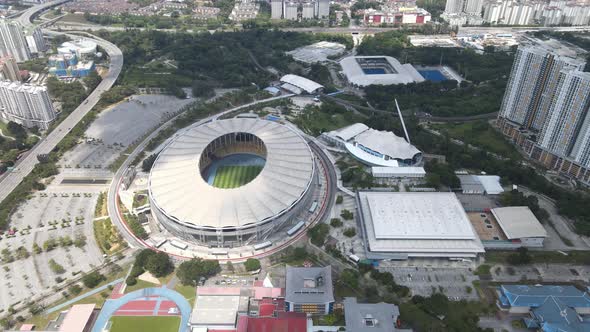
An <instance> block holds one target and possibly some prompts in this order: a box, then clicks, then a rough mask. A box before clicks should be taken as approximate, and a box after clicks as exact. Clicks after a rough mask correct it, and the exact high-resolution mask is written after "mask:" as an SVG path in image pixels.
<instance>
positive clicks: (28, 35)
mask: <svg viewBox="0 0 590 332" xmlns="http://www.w3.org/2000/svg"><path fill="white" fill-rule="evenodd" d="M25 39H26V41H27V46H28V47H29V51H30V52H31V53H32V54H38V53H40V52H45V51H46V50H47V44H46V43H45V39H43V32H41V29H40V28H39V27H35V28H33V29H30V30H28V31H26V32H25Z"/></svg>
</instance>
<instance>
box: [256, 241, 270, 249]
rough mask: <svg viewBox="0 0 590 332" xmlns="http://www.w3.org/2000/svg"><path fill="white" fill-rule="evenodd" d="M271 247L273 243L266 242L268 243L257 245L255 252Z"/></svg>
mask: <svg viewBox="0 0 590 332" xmlns="http://www.w3.org/2000/svg"><path fill="white" fill-rule="evenodd" d="M270 246H272V242H270V241H266V242H262V243H259V244H257V245H255V246H254V250H262V249H264V248H268V247H270Z"/></svg>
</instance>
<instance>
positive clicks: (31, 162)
mask: <svg viewBox="0 0 590 332" xmlns="http://www.w3.org/2000/svg"><path fill="white" fill-rule="evenodd" d="M65 1H68V0H58V1H56V2H49V3H45V4H42V5H38V6H34V7H31V8H30V9H29V10H27V11H26V12H25V13H24V14H23V16H24V18H23V21H22V22H21V24H23V23H26V24H23V26H25V27H28V26H32V23H31V22H30V21H28V22H25V20H26V19H30V18H31V17H33V16H34V15H36V14H37V13H38V12H40V11H42V10H45V9H47V8H49V7H52V6H55V5H56V3H63V2H65ZM44 33H46V34H50V35H51V34H55V35H57V34H62V33H60V32H54V31H45V30H44ZM68 36H70V37H74V36H73V35H68ZM92 39H93V40H94V41H95V42H96V43H97V44H98V45H99V46H100V47H102V48H103V49H104V50H105V52H106V53H107V54H108V55H109V57H110V66H109V71H108V73H107V74H106V76H105V77H103V79H102V82H100V84H99V85H98V86H97V87H96V89H94V91H92V93H90V95H89V96H88V98H86V99H85V100H84V101H83V102H82V104H80V105H79V106H78V107H77V108H76V109H75V110H74V111H73V112H72V113H71V114H70V115H68V117H67V118H65V119H64V120H63V121H62V122H61V123H60V124H59V125H58V126H57V127H56V128H55V129H54V130H53V131H52V132H51V133H49V134H48V135H47V136H46V137H44V138H43V139H41V141H39V143H37V145H35V146H34V147H33V148H32V149H31V150H30V151H29V153H28V154H27V155H26V156H25V157H23V158H22V159H21V160H20V161H19V162H18V163H17V164H16V165H15V168H14V170H13V171H11V172H10V173H7V174H6V175H5V176H4V178H3V179H2V180H1V181H0V202H1V201H3V200H4V199H5V198H6V197H7V196H8V195H9V194H10V193H11V192H12V191H13V190H14V189H15V188H16V187H17V186H18V184H19V183H21V182H22V180H23V179H24V178H25V177H26V176H27V175H29V173H31V171H32V170H33V168H34V167H35V165H37V164H38V163H39V161H38V160H37V155H39V154H48V153H50V152H51V151H52V150H53V149H54V148H55V147H56V146H57V144H58V143H59V142H60V141H61V140H62V139H63V138H64V137H65V136H66V135H67V134H68V133H69V132H70V131H71V129H72V128H73V127H74V126H76V124H78V122H80V120H82V118H84V116H85V115H86V114H88V112H90V110H91V109H92V108H93V107H94V105H96V103H97V102H98V100H99V99H100V96H101V94H102V93H103V92H104V91H108V90H109V89H110V88H111V87H112V86H113V84H115V81H116V80H117V78H118V77H119V74H120V73H121V69H122V68H123V53H122V52H121V50H120V49H119V48H118V47H117V46H116V45H114V44H112V43H110V42H108V41H106V40H104V39H101V38H98V37H93V38H92Z"/></svg>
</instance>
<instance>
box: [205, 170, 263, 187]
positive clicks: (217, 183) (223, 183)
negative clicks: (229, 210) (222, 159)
mask: <svg viewBox="0 0 590 332" xmlns="http://www.w3.org/2000/svg"><path fill="white" fill-rule="evenodd" d="M261 170H262V166H221V167H219V168H218V169H217V173H216V174H215V179H214V180H213V186H214V187H217V188H224V189H228V188H236V187H239V186H242V185H244V184H246V183H248V182H250V181H252V180H254V178H255V177H256V176H257V175H258V173H260V171H261Z"/></svg>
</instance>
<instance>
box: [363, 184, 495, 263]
mask: <svg viewBox="0 0 590 332" xmlns="http://www.w3.org/2000/svg"><path fill="white" fill-rule="evenodd" d="M358 199H359V203H360V211H361V217H362V220H363V222H364V226H365V233H366V234H365V235H366V237H367V241H368V244H369V247H370V251H371V252H389V253H405V254H408V256H427V257H432V256H443V257H446V256H453V257H454V256H460V257H464V256H469V257H472V256H475V255H476V254H478V253H483V252H484V248H483V245H482V243H481V241H480V240H479V237H478V236H477V234H476V233H475V230H474V229H473V226H472V225H471V222H470V221H469V219H468V217H467V214H466V213H465V210H464V209H463V207H462V206H461V203H459V200H458V199H457V197H456V196H455V194H454V193H448V192H411V193H409V192H403V193H401V192H373V191H362V192H359V193H358Z"/></svg>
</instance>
